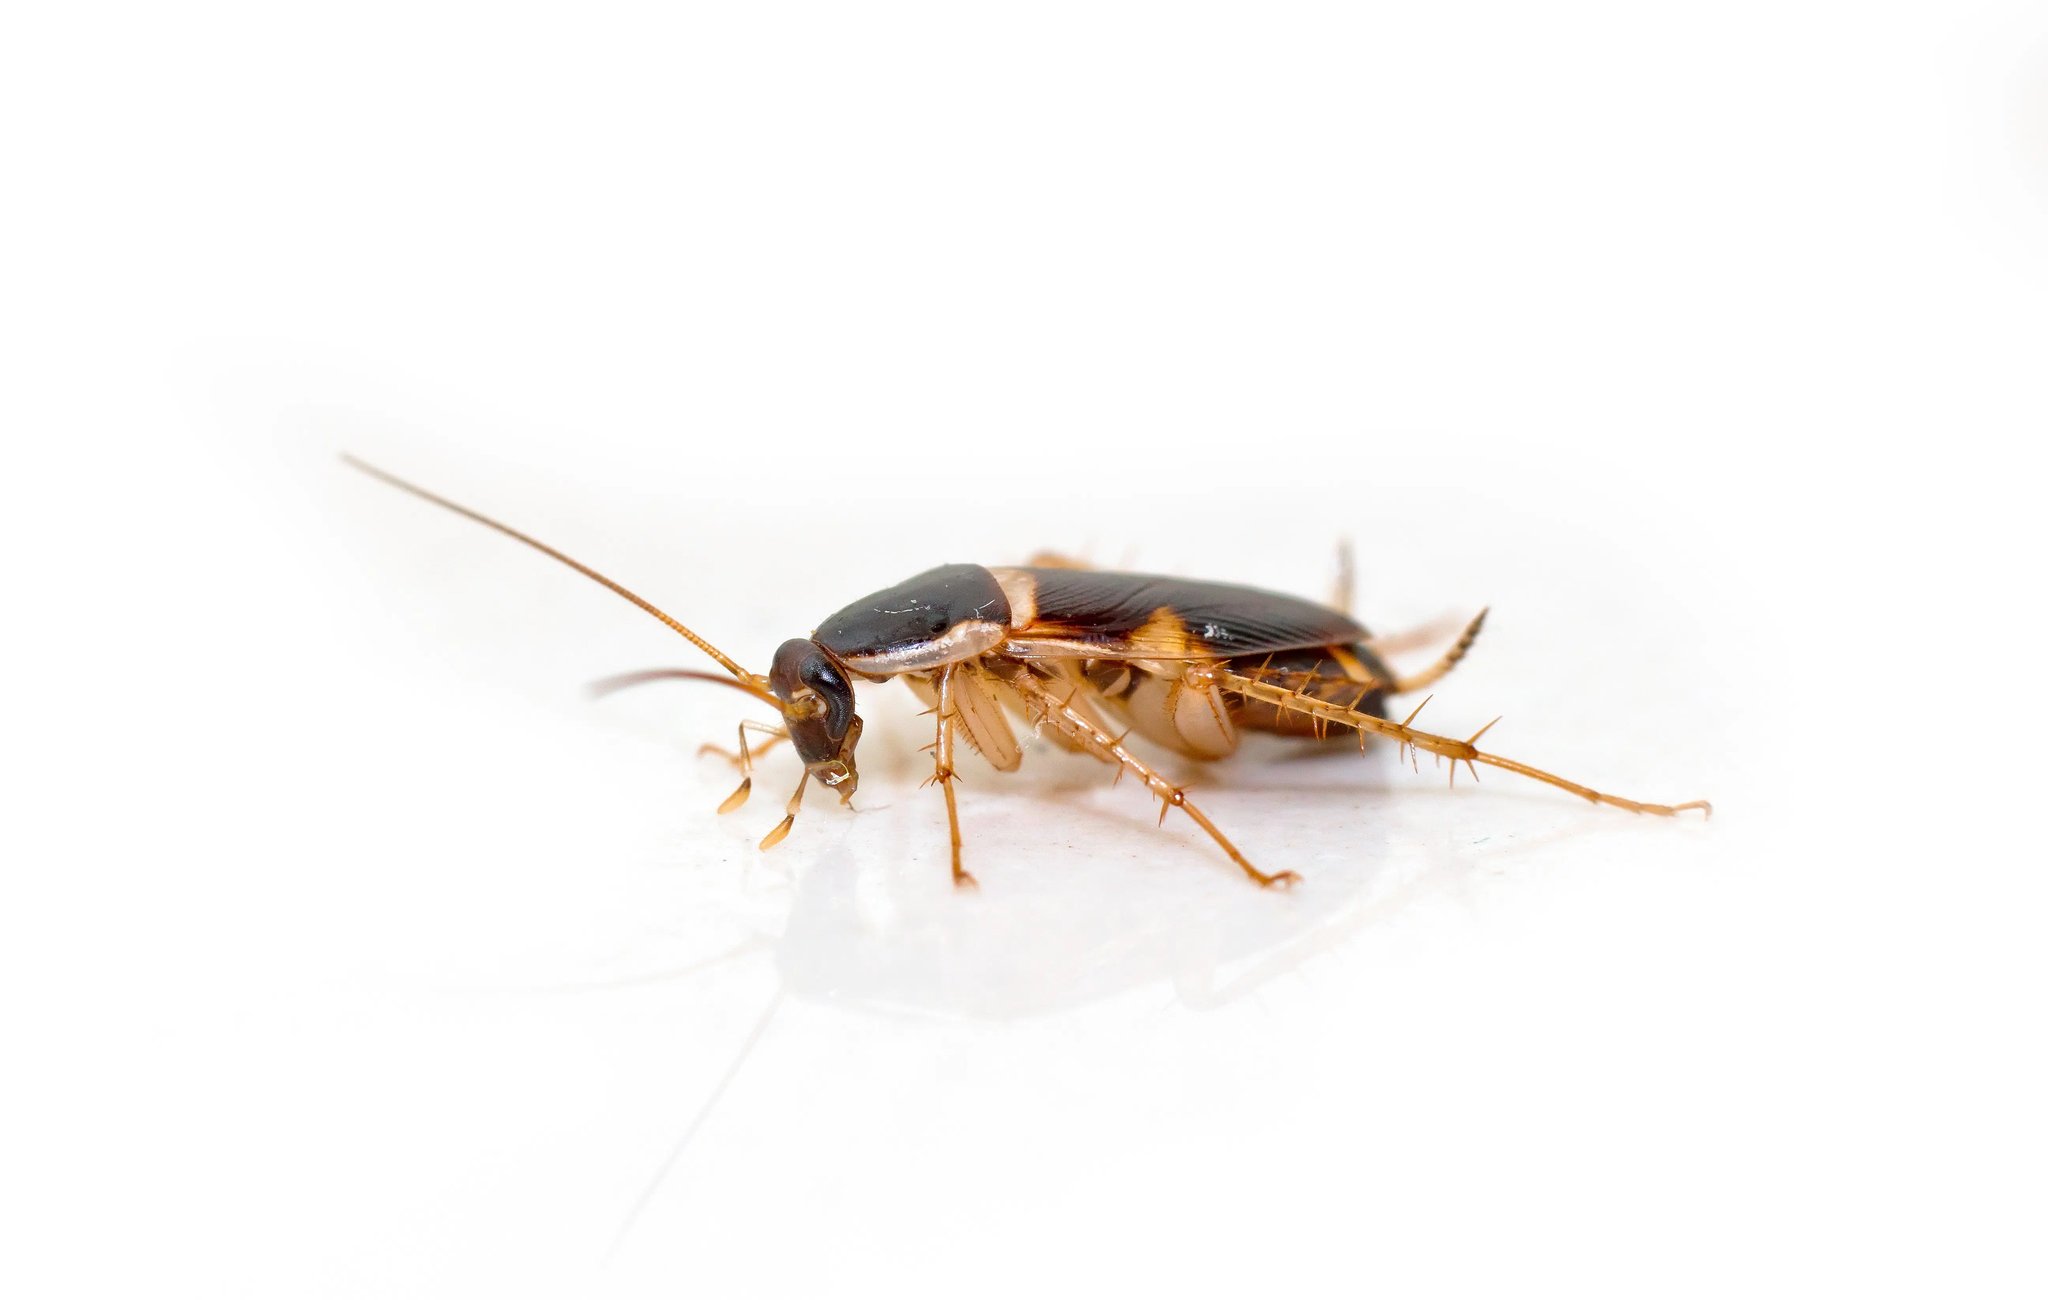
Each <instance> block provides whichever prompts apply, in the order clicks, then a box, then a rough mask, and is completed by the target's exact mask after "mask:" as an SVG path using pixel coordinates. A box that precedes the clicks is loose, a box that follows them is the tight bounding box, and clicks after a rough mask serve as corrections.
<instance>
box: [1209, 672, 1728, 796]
mask: <svg viewBox="0 0 2048 1300" xmlns="http://www.w3.org/2000/svg"><path fill="white" fill-rule="evenodd" d="M1215 672H1216V683H1217V685H1219V686H1221V687H1222V688H1223V689H1224V690H1226V691H1230V692H1232V693H1234V694H1237V695H1242V696H1244V697H1245V698H1246V699H1252V700H1263V701H1265V702H1266V703H1268V704H1271V705H1273V706H1274V707H1276V708H1279V709H1283V710H1286V711H1288V712H1293V713H1300V714H1305V715H1307V716H1309V717H1312V718H1318V719H1321V720H1322V721H1324V722H1328V723H1333V724H1335V725H1337V726H1342V727H1350V728H1352V729H1353V730H1355V731H1357V732H1358V733H1359V734H1360V738H1361V740H1360V743H1363V737H1364V734H1365V733H1367V732H1371V733H1372V734H1374V735H1376V736H1385V737H1387V738H1389V739H1390V740H1395V741H1398V742H1400V744H1402V745H1403V746H1405V747H1408V748H1411V749H1418V750H1424V751H1427V752H1428V753H1431V754H1435V755H1437V756H1438V757H1440V758H1448V759H1450V760H1451V765H1452V769H1453V770H1454V771H1455V770H1456V766H1457V764H1459V763H1463V764H1465V765H1466V766H1467V767H1473V765H1474V764H1478V763H1483V764H1485V765H1486V766H1488V767H1497V768H1500V769H1502V770H1503V771H1508V772H1518V773H1520V774H1521V775H1523V776H1526V777H1530V778H1532V779H1534V780H1537V781H1541V782H1543V783H1544V784H1546V785H1554V786H1556V787H1557V788H1558V789H1560V790H1566V791H1569V792H1570V793H1572V794H1575V795H1577V796H1579V797H1580V798H1581V799H1585V800H1588V801H1589V802H1592V803H1599V804H1606V805H1607V806H1608V807H1610V808H1620V809H1623V810H1625V811H1628V812H1633V813H1649V814H1651V815H1652V816H1656V817H1672V816H1675V815H1677V814H1678V813H1681V812H1687V811H1698V812H1701V813H1705V814H1707V815H1709V816H1711V815H1712V813H1713V811H1714V809H1713V806H1712V805H1711V804H1709V803H1708V802H1707V801H1706V800H1704V799H1693V800H1689V801H1687V802H1685V803H1675V804H1663V803H1642V802H1639V801H1637V800H1635V799H1624V798H1622V797H1621V796H1620V795H1615V794H1603V793H1602V792H1600V791H1598V790H1595V789H1593V788H1592V787H1590V786H1583V785H1580V784H1579V783H1578V782H1576V781H1568V780H1566V779H1565V778H1563V777H1561V776H1558V775H1556V774H1555V773H1552V772H1545V771H1543V770H1542V769H1541V768H1535V767H1530V766H1529V765H1528V764H1527V763H1518V762H1516V761H1515V760H1514V759H1512V758H1502V757H1501V756H1500V755H1498V754H1489V753H1486V752H1485V751H1483V750H1481V749H1479V748H1478V747H1477V746H1476V745H1475V743H1474V742H1476V741H1477V740H1478V739H1479V738H1480V737H1481V736H1483V735H1485V734H1486V732H1487V730H1488V729H1489V728H1491V727H1492V726H1493V722H1489V723H1487V724H1486V726H1484V727H1481V728H1480V729H1479V730H1478V731H1476V732H1474V733H1473V734H1472V736H1471V737H1470V738H1469V739H1466V740H1458V739H1455V738H1453V737H1450V736H1439V735H1435V734H1433V733H1431V732H1427V731H1418V730H1417V729H1415V728H1414V727H1411V726H1409V725H1408V722H1407V721H1404V722H1389V721H1387V720H1386V719H1385V718H1380V717H1375V716H1373V715H1372V714H1369V713H1361V712H1359V711H1358V710H1356V709H1353V708H1350V707H1349V706H1347V705H1343V704H1338V703H1335V702H1333V701H1330V700H1324V699H1319V698H1317V697H1316V696H1313V695H1309V694H1306V693H1304V692H1302V691H1297V690H1290V689H1288V688H1287V687H1284V686H1276V685H1274V684H1273V683H1271V682H1264V681H1260V680H1259V679H1257V678H1255V677H1247V676H1245V675H1244V674H1243V673H1236V672H1231V671H1230V670H1229V669H1225V668H1219V669H1216V670H1215ZM1423 703H1425V704H1426V703H1428V701H1427V700H1425V701H1423ZM1417 712H1420V709H1418V710H1417ZM1414 717H1415V714H1413V713H1411V714H1409V715H1408V721H1413V720H1414ZM1498 721H1500V719H1498V718H1495V719H1494V722H1498ZM1472 774H1473V776H1474V777H1475V778H1476V777H1477V776H1478V775H1479V773H1478V769H1477V768H1473V772H1472Z"/></svg>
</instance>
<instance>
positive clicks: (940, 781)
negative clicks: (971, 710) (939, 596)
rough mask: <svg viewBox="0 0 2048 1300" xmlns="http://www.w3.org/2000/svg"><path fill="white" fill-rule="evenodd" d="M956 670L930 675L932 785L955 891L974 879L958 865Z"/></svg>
mask: <svg viewBox="0 0 2048 1300" xmlns="http://www.w3.org/2000/svg"><path fill="white" fill-rule="evenodd" d="M958 670H959V665H958V664H947V665H946V666H945V667H944V668H941V669H940V670H939V671H938V672H937V673H936V674H934V676H935V678H936V681H935V683H934V685H935V688H936V690H937V693H938V702H937V704H936V705H935V706H934V707H933V709H932V712H933V713H934V714H936V715H937V717H938V732H939V735H938V739H937V740H936V741H935V742H934V743H933V745H932V782H935V783H937V785H938V787H939V789H940V790H942V791H944V792H945V796H946V829H947V832H948V833H949V834H950V836H951V838H952V846H953V884H954V886H955V887H956V888H963V889H973V888H975V880H974V877H973V876H971V875H969V874H967V870H966V868H964V867H962V866H961V865H960V806H959V803H958V801H957V800H956V799H955V797H954V794H953V781H954V779H955V777H954V772H953V728H954V726H955V725H956V724H957V722H958V719H957V718H956V717H955V716H954V703H955V701H954V698H953V674H954V673H955V672H957V671H958Z"/></svg>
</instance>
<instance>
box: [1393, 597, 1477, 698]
mask: <svg viewBox="0 0 2048 1300" xmlns="http://www.w3.org/2000/svg"><path fill="white" fill-rule="evenodd" d="M1486 615H1487V611H1486V610H1484V609H1482V610H1480V611H1479V613H1478V615H1477V616H1476V617H1475V618H1473V620H1472V621H1471V622H1470V623H1467V624H1466V625H1465V630H1464V631H1463V632H1461V633H1459V635H1458V639H1457V641H1456V642H1454V643H1453V644H1452V646H1451V648H1450V649H1448V650H1446V651H1444V652H1443V654H1442V656H1441V657H1439V658H1438V659H1437V661H1436V662H1435V663H1433V664H1431V665H1430V666H1429V667H1427V668H1425V669H1423V670H1422V671H1421V672H1419V673H1417V674H1415V675H1414V676H1413V677H1402V678H1398V679H1396V680H1395V682H1394V686H1393V689H1392V690H1390V691H1389V692H1388V694H1390V695H1406V694H1408V693H1409V692H1411V691H1419V690H1421V689H1423V688H1424V687H1426V686H1433V685H1435V684H1436V683H1437V681H1438V680H1440V679H1441V678H1442V677H1443V675H1444V674H1445V673H1448V672H1449V671H1451V669H1453V668H1456V667H1457V666H1458V661H1459V660H1461V659H1463V658H1464V657H1465V654H1466V652H1467V651H1469V650H1470V649H1471V648H1472V643H1473V642H1474V641H1477V640H1478V639H1479V629H1480V628H1482V627H1484V626H1485V625H1486Z"/></svg>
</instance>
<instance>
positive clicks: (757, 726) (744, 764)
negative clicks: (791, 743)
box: [697, 718, 789, 813]
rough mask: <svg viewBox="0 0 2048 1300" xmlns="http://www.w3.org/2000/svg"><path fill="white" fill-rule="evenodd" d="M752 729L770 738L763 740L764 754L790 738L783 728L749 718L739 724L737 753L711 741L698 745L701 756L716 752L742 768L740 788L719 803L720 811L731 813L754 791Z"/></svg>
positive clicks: (762, 748) (762, 750) (698, 752)
mask: <svg viewBox="0 0 2048 1300" xmlns="http://www.w3.org/2000/svg"><path fill="white" fill-rule="evenodd" d="M750 730H752V731H758V732H760V733H762V734H763V735H765V736H767V737H768V739H766V740H764V741H762V742H761V749H760V752H761V753H763V754H765V753H767V752H768V751H769V750H770V749H773V748H774V747H775V746H776V745H777V744H779V743H780V742H782V741H785V740H788V739H789V733H788V732H787V731H784V730H783V729H782V728H780V727H771V726H769V725H768V724H767V723H765V722H755V721H754V720H753V719H751V718H749V719H747V720H746V721H744V722H742V723H740V725H739V738H740V749H739V752H738V753H737V754H735V753H733V752H732V751H731V750H729V749H726V748H724V747H723V746H720V745H714V744H711V743H710V742H709V741H706V742H705V743H704V744H702V745H699V746H698V747H697V754H698V756H699V757H700V758H701V757H702V756H703V755H705V754H716V755H718V756H719V757H720V758H723V759H724V760H726V761H727V762H728V763H731V764H732V765H733V766H734V767H736V768H738V769H739V770H740V788H739V789H737V790H735V791H733V792H732V793H731V794H729V795H727V796H726V797H725V802H724V803H722V804H720V805H718V811H719V812H720V813H729V812H731V811H732V810H733V809H735V808H737V807H739V806H740V805H741V804H743V803H745V802H746V801H747V796H748V795H749V794H751V793H752V792H753V789H754V751H753V750H750V749H748V748H747V732H748V731H750Z"/></svg>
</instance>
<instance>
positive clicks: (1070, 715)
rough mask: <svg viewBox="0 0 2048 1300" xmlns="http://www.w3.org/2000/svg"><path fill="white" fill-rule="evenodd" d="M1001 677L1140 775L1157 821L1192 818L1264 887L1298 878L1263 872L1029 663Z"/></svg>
mask: <svg viewBox="0 0 2048 1300" xmlns="http://www.w3.org/2000/svg"><path fill="white" fill-rule="evenodd" d="M1004 680H1005V681H1007V682H1008V683H1009V684H1010V685H1011V686H1012V687H1014V688H1015V689H1016V691H1017V692H1018V694H1020V695H1022V696H1023V697H1024V699H1025V700H1026V701H1027V702H1028V703H1029V705H1030V707H1031V710H1032V712H1034V713H1036V714H1038V715H1039V716H1040V717H1042V718H1044V719H1045V722H1046V724H1047V725H1048V726H1050V727H1052V728H1053V730H1055V731H1057V732H1059V733H1060V734H1061V735H1062V736H1065V737H1066V738H1067V739H1068V740H1070V741H1072V742H1073V744H1074V745H1075V747H1076V748H1079V749H1085V750H1087V751H1088V752H1089V753H1091V754H1093V755H1095V756H1096V757H1097V758H1100V759H1102V760H1103V761H1104V762H1107V763H1112V764H1114V765H1116V767H1117V768H1118V769H1119V771H1120V772H1129V773H1130V774H1131V775H1133V776H1135V777H1137V778H1138V779H1139V780H1141V781H1143V782H1144V783H1145V788H1146V789H1147V790H1150V791H1151V792H1152V794H1153V796H1154V797H1155V798H1157V799H1158V800H1159V801H1160V808H1159V820H1160V821H1161V822H1162V823H1163V822H1165V820H1166V814H1167V810H1168V809H1172V808H1178V809H1180V810H1181V811H1182V812H1184V813H1186V814H1187V815H1188V816H1189V817H1191V818H1193V819H1194V822H1195V825H1197V826H1200V827H1201V828H1202V829H1203V830H1204V831H1207V832H1208V833H1209V838H1210V839H1212V840H1215V841H1216V844H1217V847H1219V848H1221V849H1222V850H1223V851H1224V852H1225V853H1227V854H1229V855H1230V860H1231V861H1232V862H1235V863H1236V864H1237V865H1238V867H1239V869H1241V870H1242V871H1243V872H1244V874H1245V875H1247V876H1249V877H1251V879H1252V880H1253V881H1255V882H1256V883H1257V884H1259V885H1260V886H1262V887H1263V888H1266V889H1286V888H1288V887H1289V886H1291V885H1294V884H1296V883H1298V882H1299V881H1300V880H1301V877H1300V876H1297V875H1295V874H1294V873H1293V872H1292V871H1276V872H1265V871H1261V870H1259V869H1258V868H1257V867H1255V866H1253V865H1252V863H1251V859H1249V858H1247V857H1245V855H1244V854H1242V853H1240V852H1238V849H1237V846H1236V845H1235V844H1232V843H1231V842H1230V840H1229V838H1228V837H1227V836H1225V835H1224V834H1223V832H1222V831H1220V830H1218V829H1217V828H1216V823H1215V822H1212V821H1210V820H1209V818H1208V817H1207V815H1205V814H1204V813H1203V812H1202V810H1201V809H1200V808H1197V807H1195V805H1194V804H1193V803H1192V802H1190V801H1189V799H1188V793H1187V791H1186V790H1184V789H1182V788H1181V787H1179V786H1177V785H1175V784H1173V782H1171V781H1169V780H1167V779H1166V778H1165V777H1163V776H1161V775H1160V774H1159V773H1157V772H1155V771H1153V770H1152V769H1151V768H1150V767H1148V766H1146V764H1145V763H1144V762H1143V761H1142V760H1141V759H1139V758H1138V756H1137V755H1135V754H1133V753H1132V752H1131V751H1130V750H1129V749H1127V748H1125V747H1124V743H1123V738H1122V737H1121V736H1112V735H1110V734H1109V733H1108V732H1107V731H1104V730H1103V729H1102V728H1101V727H1099V726H1097V725H1096V724H1095V723H1094V722H1092V721H1090V720H1089V719H1088V718H1087V717H1086V716H1084V715H1083V714H1081V713H1080V712H1079V711H1078V710H1076V709H1075V708H1074V707H1073V706H1072V704H1071V703H1070V701H1069V700H1067V699H1063V698H1061V696H1060V694H1059V693H1058V692H1056V691H1054V690H1052V689H1050V688H1048V687H1047V686H1046V685H1045V684H1044V683H1042V682H1041V681H1039V680H1038V678H1037V677H1036V676H1034V675H1033V674H1032V673H1031V671H1030V670H1029V669H1027V668H1023V667H1021V666H1020V667H1019V668H1018V669H1017V670H1016V671H1015V672H1013V673H1010V674H1007V675H1006V676H1005V677H1004Z"/></svg>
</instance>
